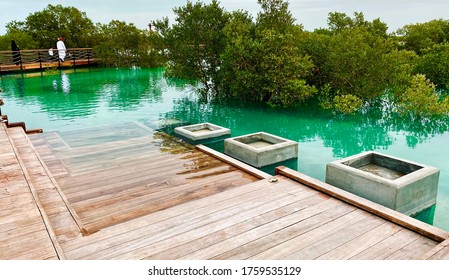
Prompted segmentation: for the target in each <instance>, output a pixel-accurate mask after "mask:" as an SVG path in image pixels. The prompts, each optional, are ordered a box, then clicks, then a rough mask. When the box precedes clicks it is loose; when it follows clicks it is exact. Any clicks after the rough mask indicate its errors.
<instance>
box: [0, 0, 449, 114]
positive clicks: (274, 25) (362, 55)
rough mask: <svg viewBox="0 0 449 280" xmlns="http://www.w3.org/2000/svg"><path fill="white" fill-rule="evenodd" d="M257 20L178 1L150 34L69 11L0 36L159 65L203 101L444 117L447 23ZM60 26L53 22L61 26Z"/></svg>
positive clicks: (270, 16) (273, 3)
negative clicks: (59, 42) (374, 108)
mask: <svg viewBox="0 0 449 280" xmlns="http://www.w3.org/2000/svg"><path fill="white" fill-rule="evenodd" d="M258 3H259V4H260V7H261V11H260V12H259V13H258V14H257V16H256V18H253V17H252V16H251V15H250V14H249V13H248V12H246V11H242V10H239V11H233V12H228V11H226V10H224V9H223V8H222V7H221V6H220V4H219V2H218V1H215V0H214V1H212V3H210V4H204V3H202V2H195V3H193V2H187V4H186V5H185V6H183V7H177V8H174V13H175V15H176V20H175V22H174V23H172V24H170V23H169V20H168V18H163V19H160V20H156V21H154V22H152V23H151V24H152V26H154V27H155V31H154V32H150V31H148V30H139V29H137V28H136V27H135V26H134V25H132V24H127V23H125V22H120V21H111V22H110V23H109V24H107V25H105V24H93V23H92V21H91V20H90V19H89V18H87V16H86V14H85V13H83V12H80V11H78V10H77V9H76V8H73V7H62V6H60V5H58V6H52V5H49V6H48V7H47V8H46V9H44V10H43V11H41V12H36V13H34V14H30V15H29V16H28V17H27V18H26V20H25V21H23V22H17V21H13V22H11V23H9V24H8V25H7V26H6V27H7V33H6V34H5V35H4V36H0V48H1V49H8V48H9V44H10V41H11V39H14V40H16V42H18V43H19V44H20V46H21V48H22V49H26V48H49V47H50V46H52V45H53V44H54V43H55V38H57V37H59V36H62V37H64V38H65V40H66V45H67V46H68V47H94V49H95V52H96V53H97V56H98V57H99V58H100V59H101V60H102V62H103V63H104V64H105V65H107V66H130V65H137V66H146V67H151V66H160V65H166V66H167V71H166V74H167V75H168V76H172V77H180V78H186V79H190V80H192V81H197V82H199V83H198V84H199V87H198V92H199V93H200V95H201V97H202V98H203V99H205V100H232V99H235V100H241V101H244V102H245V101H246V102H263V103H267V104H269V105H271V106H280V107H294V106H297V105H298V104H300V103H301V102H303V101H305V100H310V99H316V100H317V101H318V103H319V104H320V105H321V106H322V107H323V108H327V109H332V110H335V111H337V112H342V113H353V112H355V111H357V110H363V109H366V108H368V107H369V106H370V105H371V104H379V102H382V103H384V104H387V105H388V106H385V107H388V108H391V109H392V110H395V111H398V112H402V113H403V114H410V113H412V114H414V115H415V116H419V117H430V116H435V115H445V116H447V115H448V113H449V97H447V95H446V94H444V93H443V92H447V89H448V88H449V74H448V73H449V42H448V39H449V21H448V20H443V19H438V20H437V19H436V20H432V21H430V22H427V23H418V24H410V25H406V26H404V27H403V28H401V29H399V30H397V31H396V32H394V33H388V32H387V30H388V26H387V25H386V24H385V23H383V22H381V21H380V19H375V20H373V21H371V22H370V21H367V20H365V18H364V15H363V14H362V13H354V15H353V17H351V16H348V15H346V14H344V13H338V12H333V13H330V14H329V17H328V27H327V28H325V29H317V30H314V31H313V32H311V31H306V30H304V29H303V27H302V25H300V24H296V23H295V22H296V20H295V19H294V18H293V17H292V14H291V12H290V11H289V4H288V1H285V0H258ZM61 19H62V20H61Z"/></svg>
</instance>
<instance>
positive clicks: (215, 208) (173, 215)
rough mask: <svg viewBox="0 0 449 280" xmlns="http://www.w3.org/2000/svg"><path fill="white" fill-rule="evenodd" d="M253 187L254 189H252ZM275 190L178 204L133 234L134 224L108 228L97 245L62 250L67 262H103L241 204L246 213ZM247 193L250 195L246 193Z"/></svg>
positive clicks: (231, 211)
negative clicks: (83, 259)
mask: <svg viewBox="0 0 449 280" xmlns="http://www.w3.org/2000/svg"><path fill="white" fill-rule="evenodd" d="M254 187H255V189H253V188H254ZM258 187H262V188H258ZM276 187H277V184H274V185H273V184H270V185H268V186H267V184H266V182H255V183H251V184H249V185H248V188H249V189H246V190H243V191H244V192H243V193H242V194H241V191H242V190H241V188H238V189H236V190H235V191H234V190H233V193H234V195H236V196H234V195H232V196H231V197H229V194H228V192H230V191H226V192H223V193H219V194H217V195H214V196H212V197H210V198H213V199H209V197H208V198H207V199H201V200H199V201H192V202H189V203H186V204H181V205H179V206H176V207H172V208H169V209H167V210H165V211H163V212H158V213H154V214H152V215H147V216H145V217H144V218H143V219H142V220H140V222H142V226H141V227H138V228H135V229H134V230H131V229H130V227H129V225H131V224H133V225H134V221H131V222H129V223H124V224H121V225H120V226H123V227H124V230H123V229H121V227H118V228H115V229H113V228H111V230H110V231H109V230H108V231H107V234H106V237H105V236H103V237H101V238H102V241H101V242H96V243H95V244H90V245H89V246H84V247H80V246H76V245H75V246H74V250H72V251H70V252H67V251H68V249H66V252H67V254H69V256H70V257H71V258H80V257H83V256H89V258H95V255H94V254H101V255H102V256H103V258H106V257H107V256H108V255H109V254H118V253H120V250H118V248H121V250H123V251H125V252H127V251H131V250H132V249H133V248H136V247H139V246H141V244H149V243H148V242H156V241H158V240H163V239H167V238H170V237H173V236H175V235H176V234H179V233H182V232H186V231H189V230H190V229H193V228H196V227H198V226H199V225H201V224H203V225H206V224H209V223H210V222H211V219H213V218H217V217H221V218H224V217H229V216H232V215H233V214H236V213H238V212H239V211H238V210H235V208H236V206H237V205H240V204H241V203H246V204H245V205H246V206H245V207H247V208H249V209H250V208H252V207H255V206H256V205H261V204H263V203H265V202H267V201H269V200H270V195H272V194H273V193H274V191H275V190H276ZM289 189H290V190H291V191H295V190H297V188H296V187H295V186H290V187H289ZM248 190H251V191H249V192H248ZM248 200H249V201H248ZM216 212H218V213H219V214H217V215H218V216H216V215H215V216H212V214H213V213H216ZM126 225H128V226H126ZM117 230H118V232H117ZM105 232H106V230H103V231H102V233H105ZM112 232H116V234H112V235H110V234H111V233H112ZM108 237H109V238H108ZM117 246H120V247H117ZM102 249H104V250H102Z"/></svg>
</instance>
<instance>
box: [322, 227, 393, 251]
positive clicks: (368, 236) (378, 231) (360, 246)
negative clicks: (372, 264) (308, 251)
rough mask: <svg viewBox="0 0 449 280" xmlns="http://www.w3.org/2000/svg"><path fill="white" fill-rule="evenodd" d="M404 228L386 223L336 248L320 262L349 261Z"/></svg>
mask: <svg viewBox="0 0 449 280" xmlns="http://www.w3.org/2000/svg"><path fill="white" fill-rule="evenodd" d="M401 229H402V227H400V226H399V225H396V224H394V223H390V222H388V221H385V222H384V223H383V224H381V225H379V226H378V227H376V228H374V229H372V230H370V231H368V232H366V233H365V234H362V235H360V236H358V237H357V238H355V239H352V240H351V241H349V242H347V243H345V244H342V245H341V246H339V247H337V248H334V250H332V251H330V252H327V253H326V254H323V255H321V256H320V257H318V258H317V259H320V260H348V259H351V258H352V257H354V256H355V255H357V254H359V253H361V252H363V251H364V250H366V249H368V248H370V247H372V246H374V245H375V244H377V243H379V242H381V241H382V240H384V239H387V238H388V237H390V236H392V235H394V234H395V233H397V232H398V231H400V230H401Z"/></svg>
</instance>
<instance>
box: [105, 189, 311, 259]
mask: <svg viewBox="0 0 449 280" xmlns="http://www.w3.org/2000/svg"><path fill="white" fill-rule="evenodd" d="M312 194H313V193H310V192H307V191H303V190H298V193H293V194H292V193H280V194H277V195H273V197H272V199H271V200H268V201H267V200H265V201H266V202H263V203H258V204H255V203H254V201H255V200H253V201H251V202H250V203H246V202H245V203H243V204H239V205H238V206H237V207H232V208H228V209H225V210H223V211H221V212H214V213H211V214H210V215H209V216H208V217H207V219H208V220H209V222H208V223H207V224H205V223H204V220H203V219H201V220H200V219H197V220H196V223H198V224H197V225H195V224H193V226H194V227H192V229H191V230H188V231H183V232H180V233H179V234H176V235H173V237H171V238H165V237H166V236H167V235H169V234H171V233H172V229H167V231H166V232H164V233H162V234H163V235H161V237H162V238H163V239H161V240H158V241H156V242H152V243H149V244H146V243H143V244H142V246H140V247H139V248H136V249H134V250H129V251H128V252H124V253H122V254H115V255H114V256H113V257H112V258H113V259H142V258H146V257H148V256H149V255H151V254H154V253H160V252H164V251H166V250H168V249H170V248H173V247H176V246H180V245H183V244H185V243H188V242H191V241H193V240H196V239H198V238H202V237H204V236H208V235H211V234H216V233H217V232H222V231H223V230H225V231H227V230H228V229H229V228H233V227H234V226H235V225H236V224H243V223H245V224H246V225H248V224H247V223H248V221H250V220H252V219H256V218H259V217H260V216H261V215H264V214H267V213H269V212H273V211H276V210H278V209H279V208H282V207H285V206H286V205H289V204H291V203H292V202H294V201H296V200H298V199H303V198H307V197H309V196H310V195H312ZM230 213H232V214H233V215H228V214H230ZM223 214H225V216H223ZM180 229H181V228H180ZM240 230H241V228H240ZM231 234H234V232H232V233H231ZM164 235H165V236H164ZM153 237H154V236H153Z"/></svg>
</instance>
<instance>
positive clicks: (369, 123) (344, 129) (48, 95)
mask: <svg viewBox="0 0 449 280" xmlns="http://www.w3.org/2000/svg"><path fill="white" fill-rule="evenodd" d="M0 88H2V89H3V91H4V92H2V93H0V94H1V96H2V98H3V99H4V100H5V103H6V104H5V105H4V106H2V112H3V113H4V114H7V115H8V116H9V118H10V121H12V122H14V121H25V122H26V124H27V126H28V127H29V128H43V129H44V131H51V130H59V131H64V130H72V129H76V128H84V127H87V126H93V125H102V124H111V123H120V122H124V121H138V120H148V119H150V120H158V119H159V120H160V119H172V118H177V119H181V120H184V121H186V122H190V123H198V122H205V121H208V122H212V123H215V124H218V125H221V126H225V127H228V128H230V129H231V131H232V135H233V136H238V135H243V134H247V133H252V132H257V131H266V132H269V133H273V134H276V135H279V136H282V137H285V138H288V139H291V140H295V141H298V142H299V143H300V144H299V153H300V154H299V158H298V160H297V161H294V162H291V163H289V164H290V165H291V166H290V167H293V168H295V169H297V170H299V171H300V172H303V173H305V174H308V175H310V176H312V177H315V178H317V179H320V180H324V178H325V166H326V163H327V162H329V161H333V160H336V159H340V158H343V157H347V156H350V155H354V154H357V153H360V152H362V151H368V150H375V151H379V152H381V153H385V154H389V155H392V156H397V157H401V158H405V159H408V160H412V161H416V162H418V163H422V164H427V165H431V166H434V167H437V168H439V169H440V170H441V174H440V183H439V190H438V200H437V205H436V207H432V208H431V209H429V210H428V211H425V212H423V213H421V214H420V215H418V216H417V218H418V219H420V220H423V221H425V222H428V223H430V224H434V225H435V226H437V227H440V228H442V229H445V230H449V219H448V216H449V145H448V143H449V124H448V122H447V120H438V121H432V122H429V121H427V122H424V121H414V120H411V119H407V118H402V117H399V116H395V115H391V114H386V113H385V112H382V111H381V110H376V109H373V110H372V111H370V112H366V113H365V114H360V115H356V116H338V115H333V114H331V113H329V112H324V111H321V110H318V109H316V106H313V105H312V106H308V105H305V106H304V108H301V109H296V110H279V109H277V110H275V109H270V108H266V107H260V106H250V105H248V104H235V105H223V104H221V105H218V104H201V103H198V102H197V101H196V100H195V94H194V92H193V91H192V89H191V88H190V87H189V86H188V84H187V83H186V82H183V81H179V80H168V79H165V78H164V77H163V70H162V69H152V70H149V69H77V70H67V71H63V72H59V73H57V74H55V75H46V74H45V73H44V74H41V73H34V74H27V75H10V76H3V77H2V79H1V80H0ZM212 147H213V148H216V149H218V150H220V149H222V147H220V145H216V146H215V147H214V146H212Z"/></svg>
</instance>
